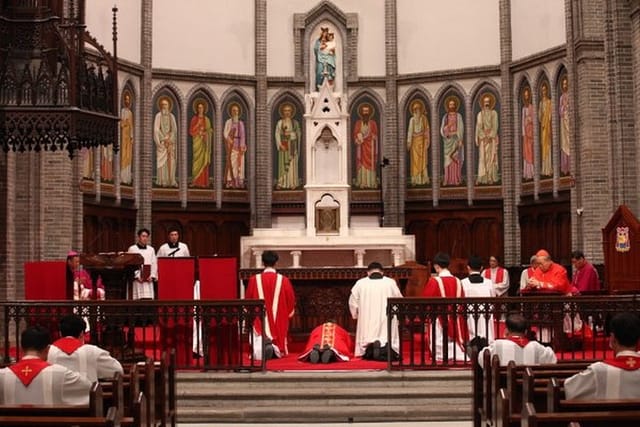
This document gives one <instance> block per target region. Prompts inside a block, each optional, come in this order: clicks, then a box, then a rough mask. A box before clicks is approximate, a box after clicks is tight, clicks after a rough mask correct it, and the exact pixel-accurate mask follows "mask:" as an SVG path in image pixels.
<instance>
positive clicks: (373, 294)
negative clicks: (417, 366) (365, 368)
mask: <svg viewBox="0 0 640 427" xmlns="http://www.w3.org/2000/svg"><path fill="white" fill-rule="evenodd" d="M382 272H383V268H382V264H380V263H379V262H372V263H371V264H369V266H368V268H367V277H363V278H362V279H359V280H358V281H357V282H356V284H355V285H353V288H351V295H350V296H349V310H350V311H351V316H352V317H353V318H354V319H356V320H357V321H358V324H357V327H356V340H355V341H356V342H355V350H354V355H355V356H356V357H358V356H362V355H364V354H365V350H366V348H367V346H368V345H369V344H374V343H376V341H379V344H380V346H382V347H384V346H385V345H386V344H387V342H389V341H390V342H391V348H392V349H393V350H394V351H395V352H396V353H397V352H398V351H399V349H400V338H399V335H398V319H397V318H395V317H394V318H393V320H392V323H391V339H390V340H389V337H388V336H387V298H400V297H402V293H400V289H399V288H398V285H397V283H396V281H395V280H393V279H392V278H390V277H387V276H384V275H383V273H382Z"/></svg>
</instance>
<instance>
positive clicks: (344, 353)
mask: <svg viewBox="0 0 640 427" xmlns="http://www.w3.org/2000/svg"><path fill="white" fill-rule="evenodd" d="M315 345H319V346H320V348H323V347H324V346H325V345H327V346H328V347H329V348H330V349H331V350H333V351H334V352H335V353H336V355H337V356H338V359H339V360H344V361H347V360H349V359H350V358H352V357H353V340H352V339H351V336H350V335H349V332H347V331H346V330H345V329H344V328H342V327H341V326H340V325H337V324H335V323H332V322H327V323H323V324H322V325H320V326H316V327H315V328H314V329H313V331H311V335H310V336H309V340H308V341H307V346H306V347H305V349H304V352H303V353H302V354H301V355H300V356H298V359H300V360H304V359H305V358H306V357H307V356H309V353H311V350H313V346H315Z"/></svg>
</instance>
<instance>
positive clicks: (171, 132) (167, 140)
mask: <svg viewBox="0 0 640 427" xmlns="http://www.w3.org/2000/svg"><path fill="white" fill-rule="evenodd" d="M177 138H178V124H177V122H176V116H174V115H173V113H172V112H171V106H170V103H169V98H167V97H162V98H160V111H158V113H156V117H155V120H154V121H153V140H154V142H155V144H156V185H157V186H158V187H177V186H178V182H177V181H176V163H177V158H176V154H177Z"/></svg>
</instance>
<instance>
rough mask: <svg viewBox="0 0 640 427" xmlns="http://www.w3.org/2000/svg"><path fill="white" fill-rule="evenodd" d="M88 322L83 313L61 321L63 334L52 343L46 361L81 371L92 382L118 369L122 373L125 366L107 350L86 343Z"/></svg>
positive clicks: (109, 375)
mask: <svg viewBox="0 0 640 427" xmlns="http://www.w3.org/2000/svg"><path fill="white" fill-rule="evenodd" d="M85 330H86V323H85V321H84V319H83V318H82V317H80V316H77V315H74V314H71V315H68V316H65V317H63V318H62V319H61V320H60V335H62V338H59V339H57V340H56V341H54V342H53V344H51V347H50V348H49V354H48V355H47V361H48V362H49V363H57V364H58V365H62V366H65V367H67V368H69V369H71V370H72V371H76V372H79V373H80V374H81V375H83V376H84V377H86V378H87V379H88V380H89V381H91V382H94V381H97V380H98V379H102V378H113V375H114V374H115V373H116V372H120V373H123V370H122V365H121V364H120V362H118V361H117V360H116V359H115V358H113V357H111V355H110V354H109V352H108V351H107V350H104V349H102V348H100V347H98V346H95V345H92V344H85V342H84V333H85Z"/></svg>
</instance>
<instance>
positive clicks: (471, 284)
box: [460, 255, 496, 344]
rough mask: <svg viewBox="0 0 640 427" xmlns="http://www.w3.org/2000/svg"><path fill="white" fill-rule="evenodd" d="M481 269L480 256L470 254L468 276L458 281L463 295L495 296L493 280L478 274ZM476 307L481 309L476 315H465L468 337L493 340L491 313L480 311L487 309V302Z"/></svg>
mask: <svg viewBox="0 0 640 427" xmlns="http://www.w3.org/2000/svg"><path fill="white" fill-rule="evenodd" d="M481 270H482V260H481V259H480V257H478V256H475V255H472V256H470V257H469V261H468V263H467V271H468V272H469V276H467V277H465V278H464V279H462V280H461V281H460V283H461V284H462V289H463V290H464V296H465V297H482V298H491V297H495V296H496V293H495V289H494V287H493V282H492V281H491V279H488V278H486V277H482V274H480V271H481ZM478 308H479V309H480V310H481V311H480V314H478V315H477V316H474V313H469V314H468V315H467V323H468V324H469V338H474V337H484V338H486V339H487V343H489V344H490V343H492V342H493V341H494V330H495V322H494V319H493V314H489V315H488V316H487V314H488V313H486V312H483V311H482V310H485V311H488V310H489V309H490V305H489V304H486V305H480V306H479V307H478ZM476 317H477V319H476Z"/></svg>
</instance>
